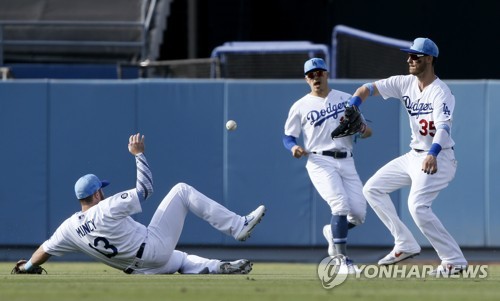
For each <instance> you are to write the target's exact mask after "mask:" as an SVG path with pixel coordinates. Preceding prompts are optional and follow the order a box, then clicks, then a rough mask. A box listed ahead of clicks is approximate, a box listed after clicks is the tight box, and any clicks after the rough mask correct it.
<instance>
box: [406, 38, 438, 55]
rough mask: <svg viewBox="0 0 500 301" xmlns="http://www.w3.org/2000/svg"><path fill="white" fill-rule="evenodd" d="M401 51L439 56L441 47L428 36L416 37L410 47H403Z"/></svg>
mask: <svg viewBox="0 0 500 301" xmlns="http://www.w3.org/2000/svg"><path fill="white" fill-rule="evenodd" d="M401 51H404V52H407V53H415V54H426V55H430V56H433V57H438V55H439V49H438V47H437V45H436V44H435V43H434V42H433V41H432V40H431V39H428V38H416V39H415V41H413V45H411V47H410V48H401Z"/></svg>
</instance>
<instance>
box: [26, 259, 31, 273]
mask: <svg viewBox="0 0 500 301" xmlns="http://www.w3.org/2000/svg"><path fill="white" fill-rule="evenodd" d="M32 267H33V264H32V263H31V259H30V260H28V262H26V263H25V264H24V270H25V271H29V270H31V268H32Z"/></svg>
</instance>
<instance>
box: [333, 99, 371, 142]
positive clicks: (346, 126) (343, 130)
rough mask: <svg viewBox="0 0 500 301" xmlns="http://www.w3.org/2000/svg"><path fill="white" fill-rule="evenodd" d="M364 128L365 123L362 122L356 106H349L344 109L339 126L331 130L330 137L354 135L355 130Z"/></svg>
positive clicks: (358, 130) (360, 130) (359, 130)
mask: <svg viewBox="0 0 500 301" xmlns="http://www.w3.org/2000/svg"><path fill="white" fill-rule="evenodd" d="M365 128H366V124H365V123H364V122H363V118H362V117H361V113H360V112H359V109H358V107H356V106H350V107H347V108H346V109H345V113H344V119H342V120H341V121H340V124H339V126H337V128H336V129H334V130H333V132H332V139H334V138H342V137H345V136H350V135H354V134H356V133H357V132H363V131H364V130H365Z"/></svg>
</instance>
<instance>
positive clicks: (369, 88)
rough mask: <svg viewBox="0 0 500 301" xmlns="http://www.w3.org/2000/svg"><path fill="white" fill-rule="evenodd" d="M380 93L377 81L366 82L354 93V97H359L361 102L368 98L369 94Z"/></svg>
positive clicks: (376, 94)
mask: <svg viewBox="0 0 500 301" xmlns="http://www.w3.org/2000/svg"><path fill="white" fill-rule="evenodd" d="M378 95H380V93H379V92H378V89H377V85H375V83H368V84H364V85H362V86H361V87H359V88H358V89H356V92H354V94H353V98H354V97H359V98H360V99H361V102H363V101H364V100H365V99H367V98H368V96H378Z"/></svg>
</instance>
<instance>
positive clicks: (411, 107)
mask: <svg viewBox="0 0 500 301" xmlns="http://www.w3.org/2000/svg"><path fill="white" fill-rule="evenodd" d="M375 85H376V86H377V88H378V91H379V92H380V95H381V96H382V97H383V98H384V99H387V98H390V97H394V98H398V99H400V100H401V102H402V103H403V105H404V106H405V108H406V110H407V112H408V117H409V120H410V127H411V133H412V135H411V138H412V139H411V143H410V147H411V148H414V149H421V150H429V149H430V147H431V145H432V141H433V138H434V134H435V133H436V129H437V128H438V127H439V126H440V125H441V124H446V125H448V126H449V128H450V129H451V116H452V115H453V110H454V108H455V97H454V96H453V94H452V93H451V91H450V89H449V88H448V86H447V85H446V84H445V83H443V82H442V81H441V80H440V79H439V78H436V80H434V81H433V82H432V83H431V84H430V85H429V86H427V87H426V88H425V89H424V90H423V91H420V89H419V87H418V78H417V77H416V76H414V75H399V76H392V77H389V78H386V79H382V80H379V81H376V82H375ZM453 145H455V142H453V140H452V139H451V137H450V139H446V141H444V143H442V145H441V147H442V148H443V149H446V148H451V147H452V146H453Z"/></svg>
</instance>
